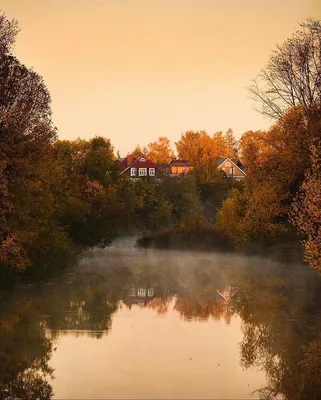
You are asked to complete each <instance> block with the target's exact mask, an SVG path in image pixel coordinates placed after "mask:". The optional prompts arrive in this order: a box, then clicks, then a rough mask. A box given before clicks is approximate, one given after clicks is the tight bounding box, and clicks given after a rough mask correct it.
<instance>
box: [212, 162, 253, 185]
mask: <svg viewBox="0 0 321 400" xmlns="http://www.w3.org/2000/svg"><path fill="white" fill-rule="evenodd" d="M217 163H218V168H220V169H221V170H222V171H224V172H225V174H226V176H227V177H228V178H232V179H235V180H237V181H240V180H242V179H244V178H245V176H246V173H245V172H244V171H243V170H242V168H240V167H239V166H238V165H236V164H235V163H234V162H233V161H232V160H231V159H230V158H228V157H226V158H219V159H218V160H217Z"/></svg>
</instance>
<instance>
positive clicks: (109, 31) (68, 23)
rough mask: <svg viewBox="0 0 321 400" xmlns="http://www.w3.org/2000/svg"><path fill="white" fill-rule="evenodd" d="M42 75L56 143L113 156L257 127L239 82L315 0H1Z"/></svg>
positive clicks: (314, 11) (21, 49) (262, 124)
mask: <svg viewBox="0 0 321 400" xmlns="http://www.w3.org/2000/svg"><path fill="white" fill-rule="evenodd" d="M0 9H1V10H2V11H4V12H5V13H6V15H7V16H8V17H9V18H16V19H17V20H18V21H19V23H20V27H21V32H20V34H19V36H18V40H17V44H16V54H17V56H18V57H19V59H20V60H21V61H22V62H24V63H25V64H26V65H27V66H30V67H31V66H32V67H34V69H35V70H36V71H37V72H38V73H39V74H40V75H42V76H43V77H44V79H45V81H46V83H47V85H48V88H49V90H50V92H51V95H52V109H53V119H54V123H55V125H56V126H57V128H58V130H59V137H60V138H61V139H74V138H76V137H82V138H90V137H92V136H94V135H102V136H105V137H109V138H110V139H111V141H112V143H113V145H114V146H115V148H116V149H119V150H120V151H121V153H122V154H125V153H127V152H128V151H130V150H132V149H133V147H135V145H136V144H138V143H139V144H141V145H146V144H147V143H148V142H150V141H154V140H156V139H157V137H158V136H160V135H163V136H167V137H168V138H170V139H171V140H172V141H173V142H174V141H175V140H177V139H179V137H180V135H181V133H182V132H184V131H186V130H188V129H193V130H201V129H203V130H206V131H207V132H208V133H213V132H215V131H218V130H223V131H225V130H227V128H229V127H231V128H232V129H233V130H234V133H235V134H236V136H237V137H240V135H241V134H242V133H243V132H245V131H246V130H249V129H253V130H255V129H264V128H266V127H268V126H269V125H270V123H271V121H269V120H267V119H265V118H263V117H262V116H261V115H260V114H258V113H257V112H256V111H255V109H254V106H255V105H254V103H253V101H252V100H250V99H248V96H249V94H248V91H247V89H246V87H247V86H248V85H249V83H250V80H251V79H252V78H254V77H255V76H256V75H257V74H258V72H259V70H260V68H262V67H264V66H265V64H266V62H267V60H268V58H269V56H270V54H271V50H272V49H273V48H274V47H275V44H276V43H281V42H283V41H284V40H285V39H286V38H288V37H289V36H290V35H291V34H292V32H294V31H295V29H296V28H297V27H298V22H300V21H302V20H303V19H304V18H307V17H313V18H318V19H321V0H149V1H148V0H0Z"/></svg>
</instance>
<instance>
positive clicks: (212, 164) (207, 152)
mask: <svg viewBox="0 0 321 400" xmlns="http://www.w3.org/2000/svg"><path fill="white" fill-rule="evenodd" d="M175 144H176V148H177V153H178V158H180V159H184V160H188V161H190V163H191V165H192V166H193V167H194V168H193V174H194V175H195V177H196V179H197V180H198V182H206V181H217V180H220V179H221V178H222V175H221V174H220V173H219V171H218V170H217V167H218V163H217V159H218V158H220V157H227V154H228V152H227V143H226V140H225V138H224V136H223V133H222V132H216V133H214V135H213V136H210V135H208V133H207V132H205V131H200V132H193V131H188V132H186V133H184V134H182V136H181V139H180V140H179V141H178V142H176V143H175Z"/></svg>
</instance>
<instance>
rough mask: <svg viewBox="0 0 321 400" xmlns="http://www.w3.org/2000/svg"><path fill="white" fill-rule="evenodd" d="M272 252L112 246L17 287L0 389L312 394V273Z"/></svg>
mask: <svg viewBox="0 0 321 400" xmlns="http://www.w3.org/2000/svg"><path fill="white" fill-rule="evenodd" d="M279 258H280V259H281V261H279V262H277V261H271V260H268V259H265V258H257V257H245V256H240V255H235V254H234V255H231V254H223V255H222V254H213V253H211V254H208V253H188V252H175V251H156V250H148V251H144V250H138V249H133V248H130V247H126V246H124V247H117V246H116V247H112V248H109V249H107V250H104V251H92V252H89V253H88V254H87V255H86V256H85V257H84V258H83V259H82V260H81V262H80V265H79V266H77V267H75V268H73V269H72V270H69V271H67V272H66V274H65V275H64V276H63V277H62V278H61V279H59V280H55V281H52V282H47V283H46V284H43V285H41V286H30V287H19V288H16V289H15V291H14V292H13V293H12V294H10V295H6V296H2V298H1V304H0V392H1V398H15V397H20V398H23V399H28V398H30V399H34V398H41V399H42V398H43V399H46V398H51V397H53V398H226V399H227V398H267V397H268V396H270V397H271V398H273V397H277V398H286V399H320V398H321V330H320V328H321V282H320V281H321V279H320V278H318V277H317V276H316V274H315V273H314V272H312V271H311V270H309V268H308V267H305V266H303V265H301V264H300V263H299V262H295V261H294V260H292V261H291V257H288V255H286V256H285V257H282V256H280V257H279ZM292 258H293V257H292ZM289 259H290V260H289Z"/></svg>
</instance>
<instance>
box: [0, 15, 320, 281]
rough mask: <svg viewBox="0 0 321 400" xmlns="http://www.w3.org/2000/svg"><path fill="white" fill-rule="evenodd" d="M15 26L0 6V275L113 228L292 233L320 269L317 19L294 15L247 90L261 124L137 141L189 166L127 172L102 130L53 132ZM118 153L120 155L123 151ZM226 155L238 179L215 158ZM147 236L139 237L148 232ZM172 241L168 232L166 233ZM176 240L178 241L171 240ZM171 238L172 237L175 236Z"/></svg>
mask: <svg viewBox="0 0 321 400" xmlns="http://www.w3.org/2000/svg"><path fill="white" fill-rule="evenodd" d="M18 31H19V27H18V23H17V21H15V20H12V21H11V20H8V19H7V18H6V16H5V15H4V14H2V15H1V16H0V267H1V273H0V279H1V281H2V282H6V280H7V279H8V277H13V276H16V275H19V276H33V275H34V274H38V273H40V274H42V273H47V272H48V271H54V270H55V269H57V270H59V269H60V268H62V267H63V266H64V265H66V263H68V261H69V260H70V258H71V257H73V256H75V255H77V254H79V252H80V251H82V250H84V249H86V248H89V247H94V246H99V247H105V246H108V245H110V244H111V243H112V241H113V239H114V238H116V237H117V236H122V235H137V236H141V237H142V238H143V239H144V240H145V239H146V240H148V238H150V237H156V236H159V235H162V237H163V238H164V237H165V238H167V242H166V241H165V242H166V243H168V244H170V241H169V239H168V238H171V237H172V235H174V236H175V237H176V238H179V237H180V238H181V242H186V241H188V238H192V239H190V240H192V241H194V238H195V237H197V238H199V239H198V240H199V241H202V239H201V238H203V236H204V242H206V244H207V245H208V247H210V246H213V247H215V246H218V247H219V246H221V245H223V244H224V245H225V246H230V247H231V248H236V249H242V248H244V247H246V246H248V245H249V244H252V243H259V244H270V243H277V242H278V241H281V240H282V241H285V240H287V239H291V240H296V241H297V242H299V241H301V242H302V246H303V248H304V257H305V260H306V261H307V262H308V263H309V265H310V266H311V268H313V269H315V270H317V271H319V272H321V211H320V210H321V141H320V139H321V138H320V136H321V135H320V134H321V22H320V21H317V20H312V19H311V20H306V21H304V22H303V23H302V24H301V25H300V27H299V30H297V31H296V32H295V33H294V34H293V36H292V37H291V38H289V39H288V40H287V41H285V42H284V43H283V44H281V45H278V46H277V47H276V49H275V50H274V52H273V54H272V56H271V58H270V60H269V62H268V65H267V66H266V67H265V68H264V69H262V71H261V72H259V75H258V77H257V79H256V80H254V81H253V82H252V84H251V86H250V88H249V91H250V93H251V95H252V97H253V99H254V102H256V104H257V106H258V110H259V111H260V112H262V113H263V114H265V115H267V116H268V117H269V118H271V119H272V125H271V127H270V129H268V130H266V131H248V132H245V133H244V134H243V135H242V136H241V138H240V139H239V140H236V138H235V137H234V134H233V131H232V129H229V130H228V131H227V132H215V133H213V134H212V133H207V132H205V131H202V130H199V131H187V132H184V133H182V134H181V137H180V139H179V140H178V141H177V142H176V143H175V151H174V148H173V146H172V143H171V142H170V140H169V139H168V138H167V137H166V136H162V137H159V138H158V139H157V140H156V141H155V142H152V143H149V144H138V145H137V147H136V149H133V153H132V154H133V155H134V156H135V155H136V156H139V155H140V154H145V155H146V156H148V157H149V158H150V159H152V160H153V161H154V162H155V163H159V164H166V163H168V162H169V161H170V160H172V159H175V158H177V159H183V160H188V161H189V162H190V164H191V166H192V167H193V170H192V171H191V172H190V173H189V175H188V176H187V177H185V176H182V177H170V176H166V175H164V177H163V178H162V179H160V180H157V181H156V180H153V179H150V178H149V177H146V179H139V180H136V181H133V180H131V179H130V178H128V177H125V176H124V175H120V174H119V173H118V168H117V158H119V157H120V154H115V150H114V147H113V144H112V143H111V142H110V140H109V139H108V137H98V136H95V137H93V138H92V139H90V140H84V139H80V138H79V139H77V140H73V141H68V140H59V139H58V130H57V129H56V127H55V125H54V121H52V112H51V98H50V93H49V90H48V88H47V87H46V84H45V82H44V80H43V78H42V77H41V76H39V75H38V74H37V73H36V72H35V71H34V70H33V69H29V68H27V67H26V66H25V65H23V64H22V63H21V62H20V61H19V60H18V59H17V58H16V56H15V55H14V52H13V46H14V43H15V40H16V36H17V34H18ZM123 156H126V155H123ZM222 157H229V158H230V159H231V160H232V161H233V162H235V164H237V165H241V166H242V168H243V169H244V171H245V172H246V178H245V179H244V180H243V181H242V182H238V181H235V180H233V179H229V178H227V177H226V176H224V174H223V173H222V172H221V171H220V170H219V169H218V168H217V160H218V158H222ZM146 240H145V241H146ZM174 242H175V241H174ZM177 242H179V240H177ZM177 245H179V243H177Z"/></svg>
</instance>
